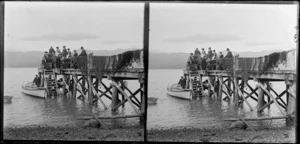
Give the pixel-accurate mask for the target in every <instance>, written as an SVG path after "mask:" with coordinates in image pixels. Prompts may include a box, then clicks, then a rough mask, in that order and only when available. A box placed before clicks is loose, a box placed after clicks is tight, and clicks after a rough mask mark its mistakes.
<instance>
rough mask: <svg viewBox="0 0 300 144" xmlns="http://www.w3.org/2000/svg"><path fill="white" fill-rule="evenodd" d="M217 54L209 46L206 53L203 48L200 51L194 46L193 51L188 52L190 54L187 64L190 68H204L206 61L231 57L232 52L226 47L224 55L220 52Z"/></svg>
mask: <svg viewBox="0 0 300 144" xmlns="http://www.w3.org/2000/svg"><path fill="white" fill-rule="evenodd" d="M219 53H220V54H219V55H217V53H216V50H211V47H209V48H208V52H207V53H206V51H205V49H204V48H202V51H201V52H200V51H199V50H198V48H196V50H195V52H194V53H190V56H189V58H188V61H187V66H188V67H189V69H190V70H206V69H207V63H208V62H210V61H211V60H216V59H222V58H232V57H233V55H232V52H231V51H230V49H229V48H227V55H226V56H225V57H224V55H223V54H222V52H219Z"/></svg>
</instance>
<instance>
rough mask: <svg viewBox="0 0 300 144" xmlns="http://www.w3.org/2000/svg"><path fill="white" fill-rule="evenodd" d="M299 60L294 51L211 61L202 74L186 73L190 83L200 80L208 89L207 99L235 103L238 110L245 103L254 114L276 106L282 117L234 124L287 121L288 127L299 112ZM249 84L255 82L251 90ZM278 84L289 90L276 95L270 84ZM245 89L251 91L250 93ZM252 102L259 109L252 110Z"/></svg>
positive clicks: (192, 71) (260, 118) (202, 70)
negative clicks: (297, 110)
mask: <svg viewBox="0 0 300 144" xmlns="http://www.w3.org/2000/svg"><path fill="white" fill-rule="evenodd" d="M296 59H297V58H296V50H295V49H292V50H289V51H282V52H275V53H271V54H269V55H266V56H263V57H255V58H254V57H253V58H249V57H239V56H234V57H233V58H221V59H216V60H211V61H208V62H207V66H206V67H205V68H202V69H201V70H192V69H187V70H184V71H183V73H184V76H185V77H186V79H187V83H191V82H193V81H192V80H193V79H194V77H199V80H200V83H201V84H202V85H204V84H205V85H208V96H212V97H214V98H215V99H216V100H227V101H233V102H234V104H235V105H236V106H241V105H242V104H243V103H244V102H245V103H246V105H247V106H248V107H249V109H250V110H251V111H253V110H254V109H255V108H256V110H257V112H258V113H261V112H262V111H263V110H264V109H265V108H267V107H268V108H270V105H271V104H275V105H276V108H277V109H278V110H279V111H280V113H281V116H276V117H274V116H270V117H259V118H245V119H243V118H234V119H231V120H239V119H243V120H246V121H247V120H270V119H283V118H285V119H286V120H287V123H290V122H294V118H295V111H296V103H295V101H296V77H297V73H296V64H297V61H296ZM205 78H206V80H205ZM248 80H253V81H254V83H255V87H253V86H251V85H250V84H249V83H248ZM190 81H191V82H190ZM205 81H207V82H205ZM275 81H276V82H281V83H283V84H284V85H286V89H285V90H284V91H283V92H280V93H279V92H276V89H273V88H272V86H271V85H270V82H275ZM190 85H191V87H188V85H187V88H190V89H191V88H192V85H193V83H191V84H190ZM245 88H248V89H250V92H249V91H246V90H245ZM191 90H193V89H191ZM202 91H203V90H202ZM277 91H278V90H277ZM284 95H285V96H286V100H285V101H284V100H283V99H282V96H284ZM195 98H196V97H195ZM249 98H250V99H251V100H254V101H256V104H257V105H256V106H252V105H253V103H251V104H252V105H251V104H250V103H249V102H248V100H249ZM265 99H266V100H265Z"/></svg>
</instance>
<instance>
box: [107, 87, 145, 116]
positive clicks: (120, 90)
mask: <svg viewBox="0 0 300 144" xmlns="http://www.w3.org/2000/svg"><path fill="white" fill-rule="evenodd" d="M112 84H113V85H114V86H115V87H116V88H117V89H118V90H119V92H121V93H122V94H123V95H124V96H125V98H126V99H127V100H128V102H129V103H130V105H131V106H132V108H133V109H134V111H135V112H136V113H137V114H139V115H140V114H141V113H140V112H139V110H138V109H137V108H136V107H135V106H134V104H133V103H132V101H131V99H130V98H129V97H128V96H127V94H126V93H125V92H124V91H123V90H122V89H121V88H120V86H118V84H117V83H116V82H114V81H112Z"/></svg>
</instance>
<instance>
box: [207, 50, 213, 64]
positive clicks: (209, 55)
mask: <svg viewBox="0 0 300 144" xmlns="http://www.w3.org/2000/svg"><path fill="white" fill-rule="evenodd" d="M212 57H213V54H212V51H211V48H210V47H209V48H208V52H207V58H208V60H209V61H210V60H211V58H212Z"/></svg>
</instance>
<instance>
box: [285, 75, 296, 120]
mask: <svg viewBox="0 0 300 144" xmlns="http://www.w3.org/2000/svg"><path fill="white" fill-rule="evenodd" d="M295 90H296V82H295V81H293V82H292V84H291V85H290V86H289V89H288V91H287V93H290V94H289V97H288V103H287V116H289V118H288V119H286V122H287V124H293V122H294V117H293V115H295V112H296V97H294V96H295Z"/></svg>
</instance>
